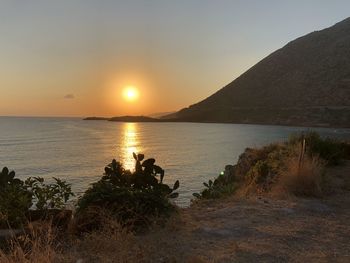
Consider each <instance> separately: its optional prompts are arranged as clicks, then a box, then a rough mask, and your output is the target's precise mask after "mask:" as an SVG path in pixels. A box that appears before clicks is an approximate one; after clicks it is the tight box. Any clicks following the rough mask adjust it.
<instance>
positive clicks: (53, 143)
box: [0, 117, 350, 206]
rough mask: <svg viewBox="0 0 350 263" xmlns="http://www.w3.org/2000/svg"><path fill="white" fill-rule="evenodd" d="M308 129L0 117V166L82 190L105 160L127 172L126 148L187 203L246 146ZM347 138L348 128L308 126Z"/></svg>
mask: <svg viewBox="0 0 350 263" xmlns="http://www.w3.org/2000/svg"><path fill="white" fill-rule="evenodd" d="M302 130H309V129H308V128H297V127H281V126H262V125H240V124H204V123H117V122H107V121H82V120H80V119H77V118H19V117H11V118H10V117H0V167H3V166H7V167H9V169H12V170H15V171H16V174H17V176H18V177H20V178H26V177H29V176H41V177H44V178H52V177H59V178H64V179H66V180H68V181H69V182H70V183H72V185H73V189H74V191H75V192H78V193H82V192H83V191H84V190H85V189H86V188H87V187H88V186H89V184H90V183H92V182H95V181H96V180H98V179H99V178H100V176H101V175H102V174H103V171H104V167H105V165H106V164H108V163H109V162H110V161H111V160H112V159H113V158H116V159H117V160H120V161H122V162H123V163H124V164H125V166H126V168H130V169H133V166H134V161H133V158H132V152H137V153H144V154H145V155H146V158H147V157H148V158H150V157H153V158H155V159H156V163H157V164H158V165H160V166H161V167H163V169H165V181H166V182H167V183H169V184H173V183H174V182H175V180H177V179H179V180H180V190H179V192H180V197H179V198H178V200H177V202H178V204H179V205H181V206H187V205H189V203H190V199H191V198H192V193H193V192H197V191H199V190H200V189H202V186H203V185H202V182H204V181H207V180H208V179H211V178H214V177H216V176H217V175H218V174H219V173H220V171H222V170H223V168H224V167H225V165H227V164H235V163H236V161H237V159H238V156H239V155H240V154H241V153H242V152H243V151H244V149H245V148H246V147H252V146H261V145H264V144H266V143H269V142H273V141H282V140H285V139H287V138H288V135H289V134H290V133H292V132H296V131H302ZM313 130H317V131H319V132H320V133H321V134H322V135H325V136H332V137H339V138H344V139H349V138H350V129H323V128H322V129H313Z"/></svg>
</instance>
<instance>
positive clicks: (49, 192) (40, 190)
mask: <svg viewBox="0 0 350 263" xmlns="http://www.w3.org/2000/svg"><path fill="white" fill-rule="evenodd" d="M53 179H54V181H55V182H54V183H51V184H45V182H44V178H41V177H29V178H28V179H27V180H26V181H25V186H26V188H27V189H28V190H30V192H31V193H32V198H33V200H34V203H35V206H36V208H37V209H39V210H43V209H54V208H56V209H63V208H64V206H65V204H66V203H67V201H68V200H69V199H70V197H71V196H74V194H73V193H72V189H71V186H70V185H69V184H67V183H66V182H65V181H63V180H61V179H58V178H55V177H53Z"/></svg>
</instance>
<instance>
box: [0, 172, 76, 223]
mask: <svg viewBox="0 0 350 263" xmlns="http://www.w3.org/2000/svg"><path fill="white" fill-rule="evenodd" d="M54 180H55V183H51V184H45V182H44V179H43V178H40V177H34V178H31V177H30V178H28V179H27V180H26V181H25V182H23V181H22V180H20V179H18V178H15V172H14V171H11V172H10V171H9V170H8V168H7V167H4V168H3V169H2V172H1V173H0V228H7V227H18V226H20V225H21V224H23V223H24V222H26V221H27V216H28V215H29V211H30V210H29V209H30V208H31V207H32V205H33V203H34V204H35V206H36V208H37V209H39V210H42V209H51V208H57V209H62V208H63V207H64V205H65V203H66V202H67V201H68V200H69V198H70V197H71V196H73V193H72V191H71V186H70V185H69V184H67V183H66V182H65V181H62V180H60V179H58V178H54Z"/></svg>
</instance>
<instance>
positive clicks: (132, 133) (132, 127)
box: [121, 123, 141, 170]
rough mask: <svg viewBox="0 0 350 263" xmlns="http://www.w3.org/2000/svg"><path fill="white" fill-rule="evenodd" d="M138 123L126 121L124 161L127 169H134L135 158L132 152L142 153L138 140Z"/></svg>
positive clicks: (123, 143)
mask: <svg viewBox="0 0 350 263" xmlns="http://www.w3.org/2000/svg"><path fill="white" fill-rule="evenodd" d="M137 130H138V129H137V124H136V123H124V125H123V134H124V138H123V140H122V145H121V147H122V149H123V151H122V163H123V165H124V168H125V169H129V170H133V169H134V166H135V160H134V158H133V156H132V153H133V152H135V153H140V151H141V148H140V146H139V141H138V132H137Z"/></svg>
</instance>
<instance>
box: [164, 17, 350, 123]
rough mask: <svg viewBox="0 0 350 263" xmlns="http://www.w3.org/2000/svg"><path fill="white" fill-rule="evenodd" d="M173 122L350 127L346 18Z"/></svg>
mask: <svg viewBox="0 0 350 263" xmlns="http://www.w3.org/2000/svg"><path fill="white" fill-rule="evenodd" d="M164 118H174V119H176V120H178V121H180V120H181V121H199V122H229V123H258V124H281V125H305V126H342V127H350V18H347V19H345V20H343V21H341V22H339V23H337V24H335V25H334V26H332V27H329V28H326V29H323V30H321V31H315V32H312V33H310V34H307V35H305V36H303V37H300V38H298V39H296V40H294V41H292V42H290V43H288V44H287V45H286V46H284V47H283V48H281V49H279V50H277V51H275V52H273V53H272V54H270V55H269V56H267V57H266V58H264V59H263V60H261V61H260V62H259V63H257V64H256V65H254V66H253V67H252V68H250V69H249V70H248V71H246V72H245V73H243V74H242V75H241V76H239V77H238V78H237V79H235V80H234V81H232V82H231V83H230V84H228V85H227V86H225V87H223V88H222V89H220V90H219V91H217V92H216V93H215V94H213V95H211V96H210V97H208V98H207V99H205V100H203V101H201V102H199V103H197V104H194V105H191V106H189V107H188V108H185V109H182V110H180V111H179V112H177V113H175V114H171V115H168V116H165V117H164Z"/></svg>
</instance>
